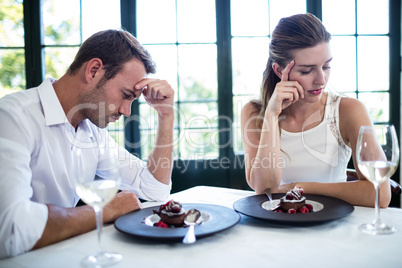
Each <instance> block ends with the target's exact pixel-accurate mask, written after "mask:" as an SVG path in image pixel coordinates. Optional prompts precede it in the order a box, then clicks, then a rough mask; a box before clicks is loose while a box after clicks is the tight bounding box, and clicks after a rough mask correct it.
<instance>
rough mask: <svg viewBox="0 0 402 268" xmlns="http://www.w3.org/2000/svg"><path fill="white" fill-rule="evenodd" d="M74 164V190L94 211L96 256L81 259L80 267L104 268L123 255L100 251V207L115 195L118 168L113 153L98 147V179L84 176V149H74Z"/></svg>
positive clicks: (118, 183) (118, 179)
mask: <svg viewBox="0 0 402 268" xmlns="http://www.w3.org/2000/svg"><path fill="white" fill-rule="evenodd" d="M75 150H76V151H75V152H76V153H75V156H76V159H75V160H76V161H77V162H76V163H77V166H76V168H77V170H76V173H77V174H76V184H75V191H76V193H77V195H78V196H79V197H80V198H81V199H82V200H83V201H84V202H85V203H86V204H87V205H89V206H91V207H92V208H93V209H94V211H95V216H96V229H97V238H98V247H99V250H98V252H97V253H95V254H92V255H89V256H87V257H85V258H84V259H83V260H82V262H81V265H82V266H83V267H104V266H109V265H113V264H115V263H117V262H119V261H120V260H122V259H123V256H122V255H121V254H118V253H114V252H107V251H104V250H103V249H102V243H101V234H102V226H103V207H104V206H105V205H106V204H107V203H109V202H110V201H111V200H112V199H113V198H114V197H115V195H116V193H117V191H118V189H119V187H120V181H121V178H120V169H119V160H118V158H117V155H118V154H117V151H116V150H114V149H108V148H99V162H98V166H97V171H98V173H100V174H101V176H102V177H96V178H95V179H94V178H93V176H92V177H90V176H88V175H87V176H85V166H84V164H83V163H84V162H83V159H85V150H86V149H85V148H77V147H76V148H75Z"/></svg>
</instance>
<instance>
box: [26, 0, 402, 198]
mask: <svg viewBox="0 0 402 268" xmlns="http://www.w3.org/2000/svg"><path fill="white" fill-rule="evenodd" d="M23 6H24V11H23V12H24V29H25V64H26V87H27V88H30V87H35V86H38V85H39V84H40V83H42V81H43V79H44V74H45V72H44V66H45V61H44V46H43V45H42V40H43V27H42V18H41V16H40V14H41V0H24V1H23ZM120 6H121V27H122V28H124V29H126V30H128V31H129V32H131V33H132V34H133V35H134V36H136V32H137V30H136V16H135V14H136V1H135V0H120ZM306 6H307V10H306V11H307V12H310V13H313V14H315V15H316V16H317V17H318V18H320V19H322V4H321V1H316V0H306ZM215 7H216V25H217V40H216V42H217V60H218V62H217V64H218V65H217V72H218V101H217V103H218V116H219V118H221V116H226V118H229V119H230V120H233V109H232V106H233V93H232V86H233V85H232V59H231V53H232V51H231V39H232V36H231V26H230V0H218V1H215ZM389 26H390V27H389V44H390V73H389V81H390V91H389V93H390V115H389V123H391V124H394V125H395V128H396V131H397V133H398V135H399V137H400V138H401V136H400V133H401V132H400V123H401V111H400V110H401V108H400V107H401V3H400V1H389ZM396 111H398V112H396ZM132 114H134V115H138V114H139V103H138V101H134V102H133V104H132ZM223 128H225V129H231V125H230V123H229V122H228V120H222V119H220V121H219V129H223ZM124 135H125V140H127V141H128V142H129V143H138V144H139V143H140V140H139V139H140V126H139V122H138V121H137V120H129V121H126V122H125V129H124ZM232 136H233V131H227V132H220V134H219V141H220V144H229V145H228V146H226V147H224V148H220V149H219V159H218V161H220V160H222V159H227V160H228V161H229V163H230V164H229V166H228V167H227V168H214V167H213V166H214V165H213V161H216V160H203V163H201V162H200V160H180V159H179V160H176V161H175V168H174V170H173V179H174V183H173V188H172V192H176V191H180V190H183V189H186V188H188V187H191V186H195V185H213V186H226V187H233V188H240V189H249V188H248V185H247V183H246V180H245V175H244V165H242V163H243V159H244V156H243V155H240V154H235V153H234V150H233V140H232ZM127 149H128V150H129V151H130V152H131V153H133V154H135V155H137V156H141V155H140V153H141V152H140V148H130V147H128V148H127ZM184 161H189V163H184ZM184 164H186V165H188V167H187V169H186V172H182V169H181V165H184ZM199 165H202V167H206V168H203V169H199V168H197V167H198V166H199ZM217 177H219V178H221V179H220V180H219V181H217V180H216V179H214V178H217ZM189 178H191V179H189ZM395 178H397V179H396V180H398V181H399V168H398V170H397V173H396V175H395Z"/></svg>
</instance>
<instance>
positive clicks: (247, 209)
mask: <svg viewBox="0 0 402 268" xmlns="http://www.w3.org/2000/svg"><path fill="white" fill-rule="evenodd" d="M282 196H283V194H273V195H272V198H273V199H274V200H275V199H280V198H281V197H282ZM303 196H305V197H306V199H307V200H306V202H307V203H308V201H309V200H311V201H315V202H318V203H321V204H322V205H323V206H324V208H323V209H322V210H320V211H317V212H310V213H305V214H302V213H297V214H288V213H279V212H275V211H268V210H266V209H263V208H262V207H261V204H262V203H264V202H266V201H267V200H268V198H267V196H266V195H264V194H261V195H252V196H248V197H245V198H242V199H240V200H237V201H236V202H235V203H234V204H233V208H234V209H235V210H236V211H237V212H239V213H241V214H244V215H246V216H250V217H253V218H258V219H262V220H268V221H271V222H279V223H289V224H314V223H320V222H326V221H331V220H336V219H340V218H343V217H346V216H348V215H349V214H351V213H352V212H353V211H354V207H353V206H352V205H351V204H349V203H348V202H345V201H343V200H340V199H337V198H333V197H328V196H322V195H313V194H304V195H303Z"/></svg>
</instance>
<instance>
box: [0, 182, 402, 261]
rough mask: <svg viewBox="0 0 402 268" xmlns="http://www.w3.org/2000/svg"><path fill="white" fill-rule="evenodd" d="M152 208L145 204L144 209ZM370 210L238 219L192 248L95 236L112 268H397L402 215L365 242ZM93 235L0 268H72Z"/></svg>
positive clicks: (193, 195)
mask: <svg viewBox="0 0 402 268" xmlns="http://www.w3.org/2000/svg"><path fill="white" fill-rule="evenodd" d="M253 194H254V193H253V192H251V191H243V190H234V189H227V188H219V187H207V186H198V187H194V188H191V189H188V190H185V191H182V192H179V193H175V194H173V195H172V196H171V198H174V199H175V200H177V201H180V202H183V203H190V202H191V203H210V204H217V205H223V206H227V207H230V208H233V203H234V202H235V201H236V200H238V199H240V198H243V197H246V196H250V195H253ZM154 205H158V203H146V204H145V207H150V206H154ZM373 217H374V209H372V208H364V207H355V211H354V212H353V213H352V214H351V215H349V216H348V217H346V218H343V219H340V220H336V221H332V222H329V223H325V224H321V225H316V226H307V227H289V226H283V225H279V224H272V223H269V222H267V221H263V220H258V219H254V218H250V217H247V216H243V215H242V216H241V220H240V222H239V223H238V224H237V225H236V226H234V227H233V228H231V229H228V230H226V231H223V232H220V233H217V234H214V235H212V236H208V237H203V238H200V239H198V240H197V242H196V243H195V244H192V245H185V244H182V243H161V242H156V241H147V240H143V239H141V240H139V239H137V238H135V237H132V236H128V235H125V234H123V233H121V232H119V231H117V230H116V229H115V227H114V226H113V225H109V226H106V227H105V228H104V230H103V231H104V232H103V245H104V246H105V248H107V249H112V250H114V251H116V252H119V253H122V254H123V255H124V260H123V261H122V262H121V263H119V264H118V265H115V266H113V267H145V268H147V267H163V268H169V267H186V268H195V267H204V268H205V267H258V266H260V267H281V266H282V267H319V268H323V267H325V268H329V267H376V268H377V267H387V268H390V267H402V263H401V261H402V258H401V256H402V209H398V208H387V209H382V210H381V218H382V220H383V221H384V222H385V223H387V224H391V225H393V226H395V227H396V228H397V229H398V232H397V233H395V234H392V235H383V236H371V235H367V234H363V233H361V232H360V231H359V230H358V229H357V227H358V225H360V224H362V223H366V222H370V221H372V219H373ZM96 243H97V241H96V232H95V231H92V232H89V233H87V234H84V235H80V236H78V237H74V238H71V239H68V240H65V241H62V242H60V243H57V244H54V245H51V246H48V247H45V248H42V249H38V250H35V251H31V252H28V253H26V254H23V255H20V256H18V257H14V258H9V259H5V260H1V261H0V267H69V268H70V267H79V262H80V260H81V259H82V258H83V257H84V256H86V255H88V254H90V253H94V251H95V250H96V249H97V247H96Z"/></svg>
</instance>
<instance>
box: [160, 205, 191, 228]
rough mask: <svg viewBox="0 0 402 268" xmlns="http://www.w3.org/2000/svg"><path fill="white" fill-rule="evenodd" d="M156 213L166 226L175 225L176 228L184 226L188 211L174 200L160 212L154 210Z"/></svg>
mask: <svg viewBox="0 0 402 268" xmlns="http://www.w3.org/2000/svg"><path fill="white" fill-rule="evenodd" d="M154 213H155V214H158V215H159V217H160V218H161V221H162V222H164V223H165V224H166V225H168V226H169V225H173V226H175V227H180V226H183V220H184V217H185V216H186V211H185V210H184V209H183V208H182V205H181V203H180V202H177V201H174V200H170V201H168V202H167V203H166V204H164V205H161V206H160V207H159V211H156V210H154ZM158 227H159V226H158ZM163 227H164V226H163Z"/></svg>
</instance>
